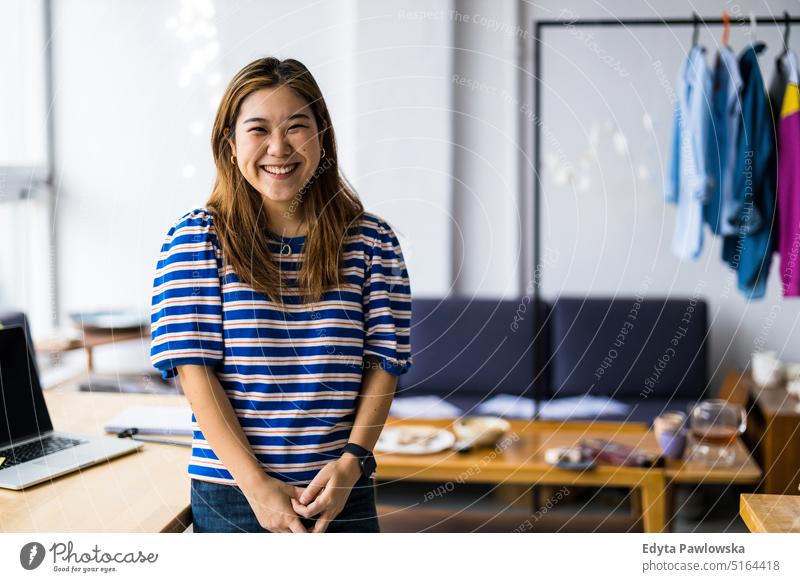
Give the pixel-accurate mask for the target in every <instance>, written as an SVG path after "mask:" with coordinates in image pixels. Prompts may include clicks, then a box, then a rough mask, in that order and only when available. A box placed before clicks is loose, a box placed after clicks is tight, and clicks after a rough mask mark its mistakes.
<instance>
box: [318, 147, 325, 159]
mask: <svg viewBox="0 0 800 582" xmlns="http://www.w3.org/2000/svg"><path fill="white" fill-rule="evenodd" d="M319 157H320V158H324V157H325V148H322V152H321V153H320V154H319Z"/></svg>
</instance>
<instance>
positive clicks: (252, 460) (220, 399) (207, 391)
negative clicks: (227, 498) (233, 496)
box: [178, 365, 306, 532]
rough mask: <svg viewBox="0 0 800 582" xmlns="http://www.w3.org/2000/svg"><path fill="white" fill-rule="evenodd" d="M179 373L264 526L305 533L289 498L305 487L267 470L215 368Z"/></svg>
mask: <svg viewBox="0 0 800 582" xmlns="http://www.w3.org/2000/svg"><path fill="white" fill-rule="evenodd" d="M178 375H179V376H180V379H181V386H182V387H183V392H184V394H186V398H187V399H188V400H189V404H190V405H191V407H192V411H193V412H194V415H195V418H196V419H197V424H199V425H200V429H201V430H202V432H203V436H205V438H206V440H207V441H208V444H209V445H211V448H212V449H213V451H214V453H215V454H216V455H217V458H218V459H219V460H220V461H221V462H222V464H223V465H224V466H225V468H226V469H227V470H228V471H229V472H230V474H231V475H232V476H233V478H234V479H235V480H236V483H237V484H238V485H239V488H240V489H241V490H242V493H244V495H245V497H247V500H248V502H249V503H250V506H251V507H252V508H253V511H254V512H255V514H256V516H257V517H258V521H259V523H260V524H261V526H262V527H264V528H266V529H268V530H269V531H272V532H276V531H277V532H285V531H293V532H305V531H306V530H305V528H304V527H303V525H302V523H301V522H300V518H299V517H298V516H297V514H296V513H295V512H294V510H293V509H292V505H291V502H290V501H289V499H290V498H292V497H294V498H297V497H299V495H300V493H301V492H302V489H301V488H299V487H293V486H291V485H289V484H287V483H284V482H283V481H280V480H279V479H275V478H274V477H270V476H269V475H267V474H266V473H265V472H264V469H263V468H262V467H261V464H260V463H259V462H258V459H257V458H256V456H255V454H254V453H253V449H252V448H251V447H250V443H249V442H248V441H247V437H246V436H245V434H244V431H243V430H242V426H241V424H239V419H238V418H237V417H236V413H235V412H234V410H233V406H232V405H231V402H230V400H229V399H228V396H227V394H226V393H225V390H224V389H223V388H222V385H221V384H220V383H219V380H218V379H217V376H216V374H215V373H214V371H213V369H212V368H210V367H207V366H193V365H185V366H178Z"/></svg>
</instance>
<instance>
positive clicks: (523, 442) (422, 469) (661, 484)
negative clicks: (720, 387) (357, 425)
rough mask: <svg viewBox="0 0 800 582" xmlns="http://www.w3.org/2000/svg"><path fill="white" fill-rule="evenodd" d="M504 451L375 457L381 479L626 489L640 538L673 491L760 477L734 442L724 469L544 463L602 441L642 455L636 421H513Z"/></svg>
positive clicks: (648, 440)
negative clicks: (555, 450) (551, 451)
mask: <svg viewBox="0 0 800 582" xmlns="http://www.w3.org/2000/svg"><path fill="white" fill-rule="evenodd" d="M452 422H453V421H452V420H424V421H410V420H401V419H396V418H390V419H389V420H388V421H387V426H402V425H411V424H426V425H433V426H439V427H442V428H452ZM510 422H511V429H510V432H509V433H508V435H507V436H506V438H505V443H506V446H502V445H500V446H495V447H494V448H491V447H490V448H476V449H473V450H472V451H470V452H468V453H455V452H452V451H446V452H441V453H436V454H432V455H419V456H412V455H397V454H381V453H377V454H376V460H377V462H378V469H377V478H378V479H379V480H381V481H392V480H412V481H433V482H444V483H447V482H457V483H462V482H472V483H488V484H493V485H505V484H520V485H526V486H533V485H576V486H589V487H592V486H595V487H602V486H616V487H627V488H630V489H632V490H633V491H635V492H637V495H636V498H637V499H638V502H639V505H640V508H639V510H640V511H641V516H642V523H643V527H644V530H645V532H661V531H665V530H666V526H667V516H668V513H670V515H671V510H672V507H671V503H672V495H671V490H672V486H673V485H677V484H695V485H701V484H704V483H757V482H758V480H759V479H760V478H761V471H760V469H759V468H758V466H757V465H756V464H755V463H754V462H753V460H752V458H750V455H749V453H748V451H747V449H746V448H745V447H744V445H743V444H742V443H741V442H738V443H737V444H736V447H737V456H736V463H735V464H734V465H733V466H731V467H728V468H725V469H710V468H709V467H706V466H704V465H699V464H696V463H691V462H684V461H670V462H668V463H667V464H666V466H665V467H664V468H638V467H615V466H610V465H603V464H600V465H598V466H597V467H596V468H595V469H593V470H590V471H583V472H575V471H567V470H563V469H557V468H555V467H553V466H552V465H550V464H548V463H546V462H545V460H544V452H545V450H546V449H548V448H551V447H562V446H574V445H577V444H578V443H579V442H580V440H581V439H583V438H589V437H594V438H603V439H608V440H613V441H615V442H618V443H621V444H626V445H629V446H634V447H637V448H639V449H642V450H644V451H646V452H648V453H653V454H657V453H658V452H659V447H658V443H657V441H656V438H655V435H654V434H653V433H652V431H649V430H648V429H647V427H646V426H645V425H643V424H639V423H617V422H591V423H588V422H567V423H564V422H552V421H536V422H531V421H521V420H513V421H510Z"/></svg>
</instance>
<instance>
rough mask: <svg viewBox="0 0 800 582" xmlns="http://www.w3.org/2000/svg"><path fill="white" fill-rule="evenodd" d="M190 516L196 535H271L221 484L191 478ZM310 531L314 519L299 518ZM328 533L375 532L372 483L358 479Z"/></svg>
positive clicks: (233, 490)
mask: <svg viewBox="0 0 800 582" xmlns="http://www.w3.org/2000/svg"><path fill="white" fill-rule="evenodd" d="M191 489H192V491H191V499H192V517H193V521H194V532H195V533H236V532H238V533H242V532H246V533H270V531H269V530H268V529H264V528H263V527H261V525H260V524H259V523H258V519H257V518H256V514H255V512H253V509H252V508H251V507H250V504H249V503H248V502H247V498H246V497H245V496H244V493H242V490H241V489H239V487H238V486H236V485H220V484H218V483H210V482H208V481H201V480H199V479H192V487H191ZM300 521H301V523H302V524H303V526H305V527H306V529H308V530H310V529H311V527H312V526H313V525H314V523H315V522H316V521H317V518H316V517H312V518H306V517H300ZM326 531H328V532H331V533H344V532H347V533H378V532H379V531H380V528H379V526H378V511H377V508H376V507H375V480H374V479H367V478H366V477H364V476H361V477H360V478H359V479H358V481H356V484H355V485H354V486H353V489H352V490H351V491H350V496H349V497H348V498H347V502H346V503H345V506H344V509H342V512H341V513H340V514H339V515H338V516H337V517H336V518H335V519H334V520H332V521H331V522H330V523H329V524H328V529H327V530H326Z"/></svg>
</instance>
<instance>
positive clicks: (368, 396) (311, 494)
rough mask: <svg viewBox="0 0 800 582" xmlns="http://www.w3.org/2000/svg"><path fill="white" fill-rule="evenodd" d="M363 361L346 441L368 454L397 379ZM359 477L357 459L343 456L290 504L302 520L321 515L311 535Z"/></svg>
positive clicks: (376, 364)
mask: <svg viewBox="0 0 800 582" xmlns="http://www.w3.org/2000/svg"><path fill="white" fill-rule="evenodd" d="M364 360H365V365H364V373H363V376H362V380H361V391H360V392H359V397H358V404H357V405H356V406H357V408H356V417H355V420H354V421H353V427H352V429H351V430H350V438H349V439H348V441H349V442H351V443H355V444H357V445H360V446H362V447H364V448H365V449H367V450H370V451H371V450H372V449H373V447H374V446H375V443H376V442H377V441H378V437H379V436H380V434H381V431H382V430H383V425H384V423H385V422H386V418H387V417H388V416H389V408H390V407H391V405H392V399H393V398H394V392H395V389H396V387H397V376H395V375H394V374H390V373H389V372H387V371H386V370H384V369H383V368H382V367H381V365H380V360H379V359H377V358H373V357H371V356H367V357H366V358H364ZM360 476H361V467H360V466H359V463H358V459H357V458H356V457H355V456H354V455H351V454H349V453H347V454H344V455H342V456H341V457H339V458H338V459H336V460H335V461H331V462H330V463H328V464H327V465H325V467H323V468H322V470H320V472H319V473H317V476H316V477H314V479H313V480H312V481H311V483H310V484H309V485H308V487H306V489H305V490H304V491H303V494H302V495H301V496H300V499H299V500H298V501H297V502H296V501H294V500H293V501H292V506H293V507H294V509H295V511H296V512H297V513H299V514H300V515H302V516H304V517H312V516H314V515H316V514H318V513H321V515H320V517H319V519H318V520H317V523H316V524H315V525H314V529H313V530H312V531H313V532H321V531H325V529H326V528H327V527H328V524H329V523H330V522H331V520H333V519H334V518H335V517H336V516H337V515H339V513H341V511H342V509H344V505H345V503H346V502H347V498H348V497H349V496H350V491H351V490H352V489H353V485H355V483H356V481H358V478H359V477H360Z"/></svg>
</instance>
